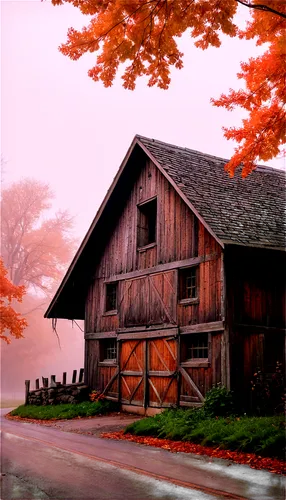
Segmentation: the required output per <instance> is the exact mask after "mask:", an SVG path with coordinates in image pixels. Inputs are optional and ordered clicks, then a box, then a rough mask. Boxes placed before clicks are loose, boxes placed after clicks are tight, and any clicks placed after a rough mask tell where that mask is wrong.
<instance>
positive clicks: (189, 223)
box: [86, 160, 222, 332]
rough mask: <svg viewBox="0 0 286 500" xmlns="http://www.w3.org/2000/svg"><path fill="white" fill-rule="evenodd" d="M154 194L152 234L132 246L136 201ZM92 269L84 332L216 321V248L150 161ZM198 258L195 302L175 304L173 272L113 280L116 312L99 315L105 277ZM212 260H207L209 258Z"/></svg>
mask: <svg viewBox="0 0 286 500" xmlns="http://www.w3.org/2000/svg"><path fill="white" fill-rule="evenodd" d="M154 196H157V236H156V244H154V245H153V246H151V248H146V249H138V248H137V210H138V208H137V204H138V203H140V202H142V201H144V200H147V199H149V198H152V197H154ZM114 216H115V217H117V216H118V220H117V222H116V224H115V225H114V229H113V231H112V234H111V236H110V238H109V240H108V241H107V244H106V247H105V250H104V252H103V254H102V256H101V258H100V260H99V263H98V265H97V266H96V269H95V271H94V281H93V283H92V284H91V286H90V289H89V293H88V296H87V307H86V330H87V331H89V332H93V331H95V332H100V331H112V330H113V331H114V330H116V329H117V328H118V327H119V326H120V327H123V326H131V325H143V324H144V325H145V324H147V325H151V324H158V323H167V324H168V323H170V324H174V323H177V324H179V325H189V324H196V323H204V322H209V321H217V320H221V319H222V318H221V297H222V269H221V248H220V246H219V244H218V243H217V242H216V241H215V239H214V238H213V237H212V236H211V235H210V234H209V233H208V231H207V230H206V229H205V228H204V226H203V225H202V224H201V222H199V221H198V220H197V219H196V217H195V216H194V214H193V213H192V212H191V210H190V209H189V208H188V207H187V205H186V204H185V202H184V201H183V200H182V199H181V198H180V196H179V195H178V194H177V193H176V191H175V190H174V188H173V187H172V186H171V185H170V184H169V182H168V181H167V180H166V179H165V178H164V177H163V175H162V174H161V172H160V171H159V170H158V169H157V167H155V166H154V165H153V164H152V162H150V161H149V160H148V161H147V163H146V167H145V168H143V169H142V171H141V173H140V175H139V176H138V178H137V180H136V181H135V184H134V187H133V189H132V190H131V192H130V194H129V196H128V198H127V199H126V203H125V206H124V209H123V211H122V213H121V214H116V212H115V215H114ZM196 256H201V257H202V260H204V259H205V257H207V256H208V260H207V261H205V262H204V261H202V262H201V263H200V265H199V300H198V303H197V304H192V305H179V304H178V301H177V275H178V271H177V270H175V271H170V272H163V273H155V274H154V275H152V276H148V277H144V276H142V277H140V278H138V279H136V280H135V279H132V280H131V279H129V280H126V282H124V280H123V281H119V283H118V315H109V314H104V303H105V280H106V279H110V278H112V277H115V278H116V276H118V275H124V274H125V273H130V272H133V271H136V270H140V269H141V270H144V269H148V268H152V267H154V266H158V265H162V264H167V263H172V262H174V261H184V260H185V259H190V258H192V257H196ZM210 259H211V260H210Z"/></svg>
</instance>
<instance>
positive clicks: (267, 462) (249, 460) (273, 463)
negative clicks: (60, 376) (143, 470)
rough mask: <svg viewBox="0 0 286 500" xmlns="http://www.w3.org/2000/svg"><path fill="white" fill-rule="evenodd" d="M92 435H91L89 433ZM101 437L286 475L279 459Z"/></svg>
mask: <svg viewBox="0 0 286 500" xmlns="http://www.w3.org/2000/svg"><path fill="white" fill-rule="evenodd" d="M89 434H91V433H89ZM101 437H103V438H107V439H116V440H119V439H125V440H127V441H133V442H135V443H140V444H145V445H147V446H154V447H156V448H163V449H164V450H168V451H171V452H173V453H194V454H196V455H208V456H209V457H215V458H222V459H225V460H232V461H233V462H236V463H237V464H246V465H248V466H249V467H252V468H253V469H259V470H260V469H267V470H269V471H270V472H273V473H275V474H283V475H286V467H285V461H284V460H279V459H278V458H268V457H260V456H258V455H255V454H254V453H245V452H240V451H232V450H223V449H220V448H211V447H210V446H202V445H201V444H195V443H190V442H188V441H172V440H171V439H161V438H156V437H149V436H134V435H133V434H124V431H119V432H105V433H103V434H101Z"/></svg>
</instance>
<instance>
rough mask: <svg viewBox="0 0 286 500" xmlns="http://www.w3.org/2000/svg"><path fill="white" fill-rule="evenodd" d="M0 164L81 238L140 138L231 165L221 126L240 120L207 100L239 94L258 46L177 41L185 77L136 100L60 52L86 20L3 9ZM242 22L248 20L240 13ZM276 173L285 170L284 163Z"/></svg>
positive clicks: (41, 10) (18, 6)
mask: <svg viewBox="0 0 286 500" xmlns="http://www.w3.org/2000/svg"><path fill="white" fill-rule="evenodd" d="M1 9H2V65H1V70H2V99H1V103H2V111H1V124H2V127H1V140H2V148H1V149H2V154H3V156H4V158H5V160H6V161H7V164H6V166H5V177H4V185H5V184H6V185H7V184H8V183H9V182H11V181H15V180H19V179H20V178H21V177H26V176H27V177H33V178H37V179H40V180H44V181H46V182H48V183H49V184H50V185H51V187H52V189H53V190H54V192H55V195H56V202H55V205H56V207H58V208H68V209H69V210H70V212H71V213H72V214H74V215H76V221H77V222H76V232H77V233H78V235H79V237H83V236H84V234H85V232H86V230H87V229H88V227H89V225H90V223H91V221H92V219H93V217H94V215H95V213H96V210H97V209H98V207H99V205H100V203H101V201H102V199H103V197H104V195H105V193H106V191H107V189H108V187H109V185H110V183H111V181H112V179H113V177H114V175H115V173H116V171H117V169H118V167H119V165H120V163H121V161H122V159H123V157H124V155H125V153H126V151H127V149H128V147H129V145H130V143H131V141H132V139H133V136H134V135H135V134H136V133H139V134H142V135H146V136H148V137H154V138H156V139H161V140H163V141H166V142H171V143H174V144H177V145H181V146H186V147H189V148H193V149H197V150H200V151H203V152H206V153H211V154H214V155H217V156H222V157H226V158H227V157H230V155H231V154H232V152H233V148H234V145H233V144H232V143H230V142H227V141H226V140H225V139H224V138H223V133H222V130H221V127H222V126H223V125H225V126H228V125H238V124H239V123H240V119H241V117H242V114H241V112H240V111H235V112H232V113H229V112H227V111H224V110H220V109H217V108H214V107H213V106H211V104H210V98H211V97H217V96H219V95H220V93H222V92H227V91H228V89H229V88H230V87H236V88H237V87H238V81H237V78H236V73H237V71H238V70H239V63H240V61H242V60H247V59H248V57H249V56H250V55H255V54H256V53H257V49H256V48H255V45H254V43H253V42H242V41H239V40H237V39H230V38H225V39H224V42H223V45H222V47H221V48H220V49H208V50H207V51H204V52H203V51H201V50H198V49H195V48H194V47H193V45H192V40H191V39H190V37H189V36H184V37H183V38H182V40H181V42H180V43H181V46H182V50H183V52H184V53H185V58H184V69H183V70H181V71H174V72H173V79H172V84H171V87H170V89H169V90H168V91H163V90H159V89H157V88H151V89H150V88H149V87H147V86H146V81H144V80H141V81H140V82H139V83H138V84H137V88H136V90H135V91H134V92H130V91H127V90H124V89H123V88H122V87H121V81H120V78H118V79H117V80H116V82H115V84H114V85H113V86H112V87H111V88H109V89H105V88H104V87H103V86H102V84H100V83H97V84H96V83H94V82H93V81H92V80H91V79H90V78H89V77H88V76H87V70H88V68H89V67H91V66H92V65H93V60H94V55H87V56H85V57H84V58H82V59H81V60H80V61H78V62H74V61H70V60H69V59H68V58H66V57H64V56H63V55H61V54H60V53H59V51H58V45H59V44H60V43H61V42H64V41H65V38H66V32H67V29H68V28H69V27H70V26H73V27H76V28H80V27H81V26H82V25H83V24H84V23H86V22H87V19H85V18H84V16H82V14H81V13H80V12H79V11H78V10H77V9H75V8H73V7H71V6H68V5H65V6H63V7H53V6H52V5H51V4H50V3H49V2H48V1H45V2H40V1H29V2H27V1H17V2H15V1H2V3H1ZM239 11H240V16H241V19H243V18H244V16H246V15H247V14H248V12H246V9H245V8H244V7H241V8H240V9H239ZM270 164H272V165H274V166H277V167H279V168H283V166H284V164H283V160H282V159H277V160H274V161H273V162H270Z"/></svg>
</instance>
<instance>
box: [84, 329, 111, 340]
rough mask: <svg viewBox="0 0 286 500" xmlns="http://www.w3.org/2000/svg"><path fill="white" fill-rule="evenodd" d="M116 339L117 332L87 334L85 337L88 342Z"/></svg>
mask: <svg viewBox="0 0 286 500" xmlns="http://www.w3.org/2000/svg"><path fill="white" fill-rule="evenodd" d="M114 337H115V338H116V337H117V333H116V331H113V332H90V333H89V332H87V333H86V334H85V336H84V338H85V339H86V340H98V339H110V338H114Z"/></svg>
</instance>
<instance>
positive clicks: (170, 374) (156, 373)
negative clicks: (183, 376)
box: [148, 370, 177, 377]
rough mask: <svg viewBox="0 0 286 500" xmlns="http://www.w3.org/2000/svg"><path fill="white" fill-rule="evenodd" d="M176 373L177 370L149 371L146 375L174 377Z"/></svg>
mask: <svg viewBox="0 0 286 500" xmlns="http://www.w3.org/2000/svg"><path fill="white" fill-rule="evenodd" d="M176 374H177V372H176V371H175V372H170V371H169V370H168V371H163V370H162V371H149V372H148V375H149V377H174V376H175V375H176Z"/></svg>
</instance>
